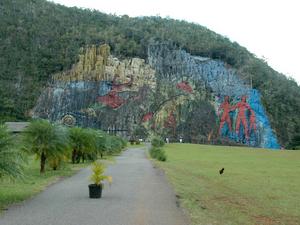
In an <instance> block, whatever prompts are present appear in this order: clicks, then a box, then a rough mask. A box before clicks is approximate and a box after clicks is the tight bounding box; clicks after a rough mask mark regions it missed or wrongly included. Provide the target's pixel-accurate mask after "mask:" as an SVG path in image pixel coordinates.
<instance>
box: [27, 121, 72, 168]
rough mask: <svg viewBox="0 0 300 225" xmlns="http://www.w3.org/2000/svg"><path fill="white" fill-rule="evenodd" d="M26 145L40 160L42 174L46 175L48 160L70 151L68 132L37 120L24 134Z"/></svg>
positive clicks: (60, 127) (47, 122) (57, 126)
mask: <svg viewBox="0 0 300 225" xmlns="http://www.w3.org/2000/svg"><path fill="white" fill-rule="evenodd" d="M24 145H25V149H26V150H27V151H29V152H32V153H35V154H37V156H38V157H39V158H40V172H41V173H44V172H45V165H46V159H47V158H54V157H59V156H61V155H63V154H65V153H66V151H67V150H68V146H69V137H68V132H67V130H66V129H65V128H64V127H62V126H59V125H56V124H51V123H50V122H49V121H47V120H36V121H33V122H32V123H31V124H30V125H29V126H28V127H27V129H26V130H25V132H24Z"/></svg>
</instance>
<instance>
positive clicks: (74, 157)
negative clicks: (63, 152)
mask: <svg viewBox="0 0 300 225" xmlns="http://www.w3.org/2000/svg"><path fill="white" fill-rule="evenodd" d="M76 157H77V151H76V149H73V151H72V163H73V164H75V162H76Z"/></svg>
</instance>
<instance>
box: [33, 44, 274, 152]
mask: <svg viewBox="0 0 300 225" xmlns="http://www.w3.org/2000/svg"><path fill="white" fill-rule="evenodd" d="M32 115H33V117H39V118H46V119H50V120H51V121H58V122H62V123H64V124H68V125H79V126H85V127H94V128H99V129H102V130H107V131H113V132H118V133H119V134H121V135H123V136H127V137H129V138H130V137H132V136H135V137H141V138H143V137H145V136H147V134H149V133H159V134H160V135H161V136H163V137H165V138H168V139H169V140H177V141H178V140H179V139H183V141H185V142H192V143H216V142H232V143H241V144H246V145H250V146H256V147H266V148H279V145H278V143H277V140H276V136H275V135H274V133H273V132H272V128H271V126H270V123H269V121H268V118H267V115H266V112H265V111H264V108H263V105H262V104H261V101H260V94H259V92H258V91H257V90H255V89H251V87H250V85H248V84H247V83H246V82H245V81H244V80H242V79H241V78H240V76H239V75H238V74H237V73H236V71H235V70H233V69H232V68H230V67H229V66H227V65H226V64H225V63H224V62H222V61H218V60H212V59H210V58H203V57H200V56H192V55H190V54H189V53H187V52H185V51H184V50H181V49H179V48H178V47H176V46H175V45H173V44H170V43H152V44H150V45H149V47H148V58H147V60H146V61H145V60H144V59H140V58H130V59H129V58H127V59H118V58H115V57H113V56H112V55H111V54H110V47H109V46H108V45H101V46H90V47H87V48H86V49H81V52H80V55H79V61H78V62H77V63H76V64H75V65H74V66H73V68H72V69H70V70H68V71H64V72H61V73H58V74H54V75H53V79H52V81H51V82H50V83H49V85H48V87H46V88H45V90H44V91H43V93H42V94H41V96H40V98H39V99H38V102H37V104H36V106H35V108H34V109H33V110H32Z"/></svg>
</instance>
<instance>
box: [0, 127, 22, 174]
mask: <svg viewBox="0 0 300 225" xmlns="http://www.w3.org/2000/svg"><path fill="white" fill-rule="evenodd" d="M13 142H14V141H13V137H12V136H11V134H10V133H9V132H8V130H7V128H6V126H4V125H0V178H1V177H3V176H7V177H10V178H18V177H22V176H23V165H24V156H23V154H22V152H20V150H19V149H17V148H16V147H15V146H14V143H13Z"/></svg>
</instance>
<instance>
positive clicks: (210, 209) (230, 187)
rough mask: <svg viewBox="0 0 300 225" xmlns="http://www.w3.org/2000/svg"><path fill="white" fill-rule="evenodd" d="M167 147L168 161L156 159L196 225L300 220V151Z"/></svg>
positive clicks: (252, 224) (271, 224)
mask: <svg viewBox="0 0 300 225" xmlns="http://www.w3.org/2000/svg"><path fill="white" fill-rule="evenodd" d="M164 149H165V151H166V154H167V157H168V158H167V161H166V162H156V163H157V164H158V165H159V166H160V167H161V168H162V169H164V170H165V172H166V175H167V177H168V179H169V181H170V182H171V183H172V184H173V186H174V188H175V191H176V194H177V196H178V198H179V199H180V202H181V204H182V206H183V208H185V209H186V210H187V212H188V213H189V215H190V217H191V219H192V223H193V224H194V225H255V224H263V225H275V224H278V225H279V224H281V225H297V224H300V151H286V150H285V151H272V150H263V149H256V148H243V147H225V146H210V145H194V144H168V145H165V147H164ZM222 167H224V168H225V170H224V173H223V174H222V175H220V174H219V170H220V169H221V168H222Z"/></svg>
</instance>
